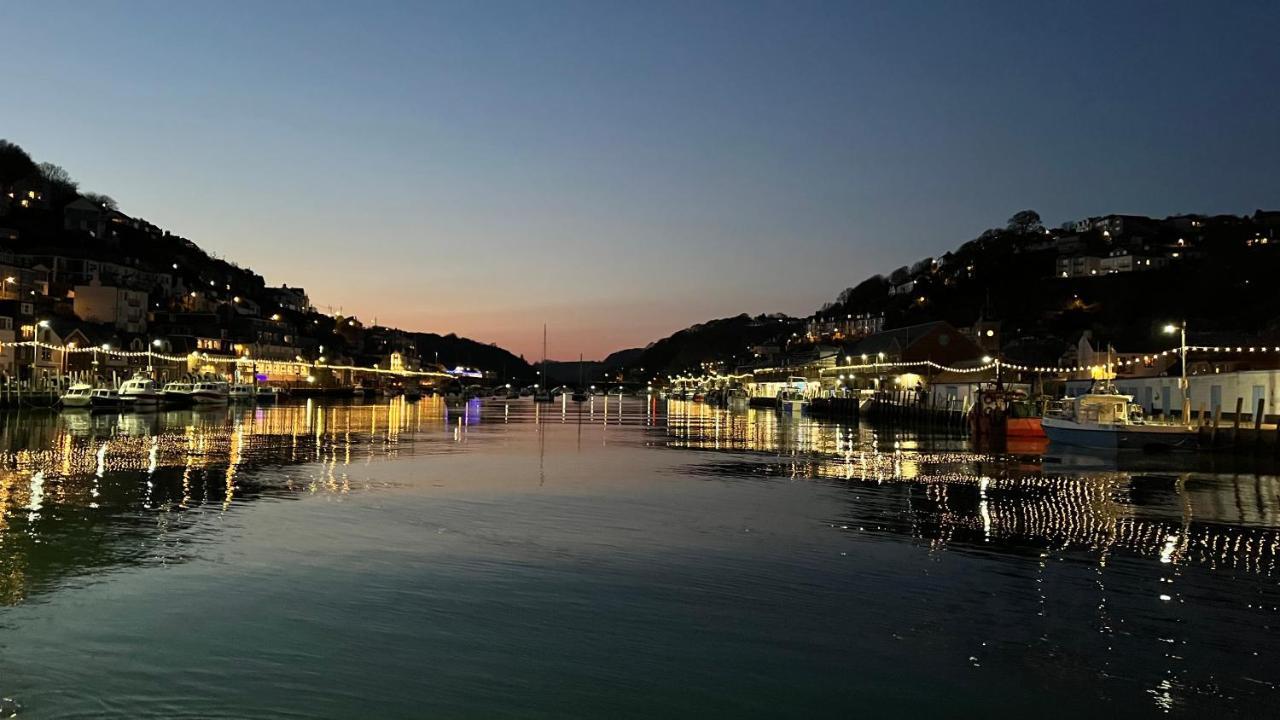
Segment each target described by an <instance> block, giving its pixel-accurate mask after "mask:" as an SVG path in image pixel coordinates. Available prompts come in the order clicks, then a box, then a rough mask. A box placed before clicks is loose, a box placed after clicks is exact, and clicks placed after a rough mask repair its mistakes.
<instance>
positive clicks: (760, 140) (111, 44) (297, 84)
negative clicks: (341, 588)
mask: <svg viewBox="0 0 1280 720" xmlns="http://www.w3.org/2000/svg"><path fill="white" fill-rule="evenodd" d="M1278 29H1280V3H1276V2H1249V1H1245V0H1242V1H1240V2H1231V3H1203V2H1140V1H1135V2H1124V3H1114V2H1070V3H1027V2H996V1H991V2H982V1H976V2H913V1H911V0H906V1H899V0H894V1H893V2H888V1H886V2H878V3H863V2H856V1H854V0H849V1H848V2H839V3H810V2H776V3H753V2H745V1H743V0H734V1H731V2H714V1H712V0H701V1H700V2H694V3H690V2H673V3H664V2H655V1H650V0H646V1H645V2H633V3H621V2H610V1H607V0H606V1H599V0H593V1H588V2H565V3H560V2H551V1H550V0H547V1H545V2H527V1H521V2H509V3H508V2H481V1H477V0H467V1H465V2H457V3H453V2H413V3H390V2H360V3H351V2H344V3H326V2H319V1H316V2H296V3H295V2H286V1H284V0H278V1H277V0H273V2H268V3H262V2H255V3H248V2H221V1H220V2H217V3H202V4H196V3H170V2H141V1H139V2H119V3H117V2H110V1H109V0H104V1H102V2H93V3H84V2H73V3H59V2H39V3H21V4H11V5H8V6H6V8H5V10H4V33H3V34H4V37H5V55H6V57H7V58H9V59H10V62H9V63H8V68H9V70H8V72H7V73H6V81H5V83H4V87H3V89H0V137H5V138H7V139H9V140H11V141H13V142H16V143H18V144H19V145H22V146H23V147H24V148H26V149H27V151H28V152H29V153H30V154H31V155H32V156H33V157H34V158H35V159H36V160H37V161H51V162H55V163H58V164H60V165H62V166H63V167H65V168H66V169H67V170H68V171H70V173H71V174H72V176H73V177H75V178H76V179H77V180H78V181H79V182H80V185H81V188H82V189H84V190H93V191H97V192H104V193H107V194H109V195H111V196H113V197H114V198H116V200H117V201H118V202H119V203H120V206H121V209H122V210H124V211H125V212H126V213H129V214H132V215H137V216H140V217H145V218H146V219H148V220H150V221H152V222H154V223H156V224H157V225H159V226H161V227H163V228H166V229H169V230H171V231H173V232H175V233H178V234H181V235H183V236H185V237H188V238H191V239H192V240H195V241H196V242H197V243H198V244H200V245H201V246H202V247H203V248H205V249H206V250H209V251H211V252H213V253H215V254H217V255H219V256H221V257H225V258H227V259H230V260H234V261H236V262H238V263H240V264H241V265H245V266H248V267H251V268H253V269H254V270H256V271H258V272H260V273H261V274H263V275H264V276H265V277H266V279H267V281H268V282H269V283H272V284H280V283H288V284H289V285H292V286H302V287H305V288H306V289H307V291H308V292H309V294H310V296H311V298H312V300H313V302H314V303H315V304H316V306H317V307H319V308H320V309H321V310H326V311H327V310H328V309H329V308H330V307H332V309H333V311H334V312H337V311H339V310H341V311H342V312H343V313H345V314H348V315H356V316H358V317H359V318H360V319H361V320H363V321H365V322H372V321H373V320H374V319H375V318H376V320H377V322H379V323H381V324H390V325H394V326H398V327H403V328H406V329H412V330H423V331H430V332H439V333H450V332H456V333H458V334H460V335H464V336H467V337H471V338H474V339H476V340H480V341H483V342H494V343H497V344H499V345H502V346H504V347H507V348H509V349H511V350H513V351H515V352H517V353H523V354H524V355H525V356H526V357H527V358H529V359H531V360H533V359H536V358H538V357H540V356H541V352H542V351H541V345H542V326H543V323H546V324H547V325H548V328H549V335H550V338H551V340H550V345H551V347H550V354H551V356H552V357H558V358H576V357H577V356H578V355H579V354H580V353H581V354H584V355H585V356H586V357H588V358H599V357H603V356H604V355H605V354H607V353H608V352H610V351H613V350H617V349H620V348H625V347H633V346H643V345H645V344H647V343H648V342H651V341H653V340H656V339H658V338H660V337H663V336H665V335H668V334H670V333H671V332H674V331H676V330H678V329H680V328H683V327H686V326H688V325H690V324H692V323H696V322H700V321H704V320H709V319H712V318H716V317H725V316H730V315H736V314H739V313H742V312H747V313H751V314H757V313H766V312H786V313H791V314H796V315H807V314H809V313H812V312H813V311H814V310H816V309H817V308H818V307H819V306H821V304H822V303H824V302H826V301H828V300H831V299H833V298H834V297H835V296H836V295H837V294H838V293H839V292H840V290H842V289H843V288H845V287H848V286H850V285H854V284H856V283H857V282H859V281H861V280H862V279H864V278H865V277H867V276H869V275H872V274H875V273H887V272H890V271H892V270H893V269H894V268H896V267H898V266H900V265H904V264H908V263H911V262H914V261H916V260H919V259H921V258H924V257H929V256H934V255H939V254H941V253H943V252H945V251H947V250H949V249H953V248H954V247H956V246H958V245H959V244H961V243H962V242H964V241H965V240H968V239H971V238H973V237H976V236H977V235H978V234H979V233H981V232H982V230H983V229H985V228H988V227H993V226H999V225H1003V224H1004V222H1005V221H1006V220H1007V218H1008V217H1009V216H1010V215H1012V214H1013V213H1014V212H1016V211H1018V210H1022V209H1025V208H1033V209H1036V210H1038V211H1039V212H1040V214H1041V215H1042V216H1043V217H1044V219H1045V221H1046V223H1049V224H1052V225H1057V224H1059V223H1061V222H1063V221H1065V220H1071V219H1076V218H1080V217H1086V216H1090V215H1101V214H1106V213H1111V212H1122V213H1137V214H1146V215H1154V216H1164V215H1168V214H1173V213H1178V212H1210V213H1216V212H1231V213H1248V212H1252V211H1253V210H1254V209H1256V208H1260V207H1263V208H1272V209H1275V208H1280V92H1277V91H1276V88H1277V82H1278V81H1277V78H1280V43H1277V42H1276V33H1277V30H1278Z"/></svg>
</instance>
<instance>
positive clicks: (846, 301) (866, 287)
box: [836, 275, 889, 312]
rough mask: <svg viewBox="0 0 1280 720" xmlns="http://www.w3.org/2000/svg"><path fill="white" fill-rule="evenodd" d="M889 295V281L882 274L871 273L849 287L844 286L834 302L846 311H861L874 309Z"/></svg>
mask: <svg viewBox="0 0 1280 720" xmlns="http://www.w3.org/2000/svg"><path fill="white" fill-rule="evenodd" d="M888 295H889V281H888V280H886V279H885V277H884V276H883V275H873V276H871V277H869V278H867V279H866V280H863V281H862V282H860V283H858V284H857V285H856V286H854V287H851V288H845V290H844V292H842V293H840V297H838V298H837V299H836V303H837V304H838V305H840V307H842V308H844V309H845V311H846V312H848V311H855V312H862V311H865V310H872V309H875V308H876V307H877V305H878V303H881V302H883V301H884V299H885V298H886V297H887V296H888Z"/></svg>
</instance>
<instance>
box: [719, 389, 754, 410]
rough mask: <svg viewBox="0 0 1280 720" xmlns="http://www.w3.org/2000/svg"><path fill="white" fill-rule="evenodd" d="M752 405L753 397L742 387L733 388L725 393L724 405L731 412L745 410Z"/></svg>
mask: <svg viewBox="0 0 1280 720" xmlns="http://www.w3.org/2000/svg"><path fill="white" fill-rule="evenodd" d="M750 404H751V396H750V395H748V394H747V391H746V390H744V389H743V388H740V387H731V388H729V389H728V390H725V391H724V405H725V407H727V408H729V409H730V410H744V409H746V407H747V406H748V405H750Z"/></svg>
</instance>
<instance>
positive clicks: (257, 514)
mask: <svg viewBox="0 0 1280 720" xmlns="http://www.w3.org/2000/svg"><path fill="white" fill-rule="evenodd" d="M1017 450H1019V452H1018V453H1016V454H1009V453H1002V454H998V455H996V454H975V453H972V452H969V451H968V450H967V449H966V447H965V445H964V441H963V440H959V439H948V438H945V437H934V436H927V435H924V436H919V435H913V434H908V433H899V434H895V433H890V432H884V431H882V432H880V433H877V432H875V431H874V430H873V429H870V428H866V427H863V428H858V427H851V426H843V425H839V424H833V423H821V422H815V421H810V420H807V419H804V420H790V419H788V418H782V417H779V416H777V415H775V414H774V413H773V412H771V411H769V412H756V411H749V412H746V413H740V414H733V413H728V412H723V411H716V410H711V409H708V408H706V407H703V406H701V405H693V404H685V403H671V404H670V405H668V404H666V403H662V404H656V403H655V404H649V403H647V402H645V401H642V400H632V399H628V400H626V401H624V402H622V403H621V404H619V402H618V400H617V399H616V398H611V399H609V400H608V401H606V400H605V399H603V398H596V399H595V400H594V401H592V402H591V403H590V404H589V405H588V406H586V407H584V408H582V409H581V410H580V409H579V408H578V407H576V406H573V405H571V404H570V405H569V406H567V407H566V406H562V405H560V404H555V405H552V406H547V407H541V408H539V407H535V406H534V405H533V404H532V403H531V402H530V401H529V400H517V401H511V402H509V403H506V402H496V401H495V402H491V401H486V402H485V403H484V404H480V403H478V402H476V403H473V404H472V405H470V406H468V408H466V410H465V411H463V412H459V411H455V410H446V408H445V407H444V406H443V405H441V404H439V402H438V401H435V400H430V399H427V400H423V401H422V402H420V403H418V404H416V405H414V404H405V403H404V402H403V401H399V400H398V401H396V402H392V403H384V404H369V405H313V404H306V405H284V406H280V407H273V408H257V409H242V410H237V409H234V408H233V409H224V410H215V411H200V412H195V411H186V412H165V413H157V414H151V415H124V416H115V415H106V416H101V415H88V414H72V413H64V414H61V415H53V414H42V413H22V414H9V415H0V513H2V515H0V600H3V605H2V606H0V695H3V696H7V697H12V698H15V699H17V701H18V702H20V703H21V704H22V706H23V710H22V712H21V715H20V717H31V718H55V717H56V718H64V717H75V718H81V717H82V718H102V717H121V718H126V717H127V718H152V717H154V718H218V717H226V718H233V717H234V718H251V717H299V718H302V717H307V718H310V717H321V718H352V717H361V718H363V717H368V718H503V717H510V718H541V717H545V718H599V717H613V718H653V717H662V718H673V717H688V718H694V717H697V718H705V717H734V718H745V717H762V718H763V717H805V718H809V717H817V716H825V717H849V716H858V717H913V716H926V715H930V716H940V715H941V716H952V717H978V716H982V717H990V716H992V715H996V716H1011V715H1025V714H1031V713H1035V714H1036V715H1038V716H1040V717H1079V716H1080V715H1081V714H1082V713H1100V712H1126V713H1132V714H1136V715H1139V716H1160V715H1165V714H1169V715H1179V716H1205V715H1214V716H1229V715H1238V716H1244V717H1261V716H1276V715H1277V713H1278V712H1280V711H1277V708H1278V707H1280V705H1278V704H1277V703H1278V702H1280V691H1278V690H1277V685H1276V684H1277V682H1280V643H1278V642H1277V640H1280V631H1278V630H1277V622H1278V621H1280V588H1278V587H1277V568H1276V559H1277V552H1278V551H1280V549H1278V548H1280V527H1278V526H1280V484H1278V482H1277V477H1276V475H1275V474H1274V469H1272V468H1270V467H1267V465H1266V464H1259V463H1253V462H1250V463H1237V464H1236V466H1233V467H1224V466H1221V465H1219V466H1206V465H1205V463H1206V462H1208V461H1194V462H1189V461H1187V460H1185V459H1179V458H1149V457H1141V456H1139V457H1136V458H1122V459H1120V460H1116V459H1114V458H1105V457H1097V458H1095V457H1087V456H1064V455H1060V454H1056V453H1054V452H1052V451H1050V452H1047V453H1042V450H1043V448H1039V447H1032V448H1022V449H1017ZM1188 465H1190V466H1194V467H1186V466H1188ZM1241 465H1243V467H1241Z"/></svg>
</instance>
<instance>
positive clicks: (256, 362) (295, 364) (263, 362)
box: [0, 340, 454, 378]
mask: <svg viewBox="0 0 1280 720" xmlns="http://www.w3.org/2000/svg"><path fill="white" fill-rule="evenodd" d="M11 347H13V348H18V347H30V348H38V349H41V350H49V351H54V352H59V353H66V354H68V355H76V354H82V353H93V354H94V355H95V357H96V356H97V355H106V356H108V357H117V358H144V357H145V358H147V359H148V360H150V361H152V362H154V361H157V360H159V361H161V362H170V363H181V362H188V361H190V360H198V361H199V362H202V363H206V364H210V365H235V366H236V367H243V366H273V367H290V368H295V369H296V371H297V372H298V374H300V375H301V374H305V373H313V372H315V371H316V370H352V371H358V372H366V373H376V374H380V375H394V376H396V377H421V378H452V377H454V376H453V375H452V374H450V373H447V372H440V371H435V370H389V369H386V368H379V367H372V366H371V367H360V366H357V365H332V364H329V363H325V362H320V361H309V360H271V359H256V358H250V357H246V356H238V357H237V356H232V355H210V354H208V353H201V352H192V353H190V354H188V355H169V354H166V353H160V352H155V351H154V350H118V349H115V348H111V347H109V346H89V347H83V346H71V345H53V344H51V343H45V342H40V341H38V340H22V341H19V342H7V343H0V352H2V351H3V350H4V349H5V348H11Z"/></svg>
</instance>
